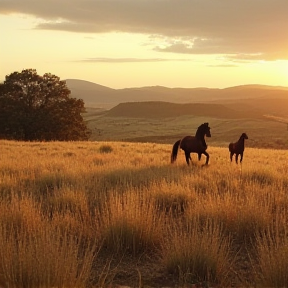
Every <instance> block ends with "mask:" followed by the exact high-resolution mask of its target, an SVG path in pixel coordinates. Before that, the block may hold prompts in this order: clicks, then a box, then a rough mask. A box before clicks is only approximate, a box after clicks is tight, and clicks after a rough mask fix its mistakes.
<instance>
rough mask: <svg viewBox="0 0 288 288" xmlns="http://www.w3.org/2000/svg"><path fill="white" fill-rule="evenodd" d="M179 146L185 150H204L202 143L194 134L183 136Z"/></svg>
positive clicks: (196, 151)
mask: <svg viewBox="0 0 288 288" xmlns="http://www.w3.org/2000/svg"><path fill="white" fill-rule="evenodd" d="M180 148H181V149H182V150H184V151H187V152H195V153H199V152H204V151H205V150H206V148H204V146H203V145H202V143H201V141H200V140H199V139H198V138H196V137H195V136H185V137H184V138H183V139H182V140H181V143H180Z"/></svg>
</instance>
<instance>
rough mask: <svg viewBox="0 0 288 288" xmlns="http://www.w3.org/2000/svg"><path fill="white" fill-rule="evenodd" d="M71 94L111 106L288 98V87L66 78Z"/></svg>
mask: <svg viewBox="0 0 288 288" xmlns="http://www.w3.org/2000/svg"><path fill="white" fill-rule="evenodd" d="M66 83H67V86H68V88H69V89H70V90H71V95H72V97H75V98H80V99H83V100H84V102H85V106H86V107H96V108H105V109H110V108H112V107H115V106H117V105H118V104H119V103H125V102H142V101H144V102H147V101H163V102H172V103H192V102H201V103H204V102H211V101H214V102H215V101H218V102H219V101H220V102H219V103H222V102H223V101H224V102H225V101H226V102H227V100H228V101H229V100H230V101H231V100H232V101H233V102H234V101H235V100H236V99H237V100H241V101H243V100H247V99H288V87H278V86H265V85H242V86H235V87H229V88H224V89H216V88H215V89H211V88H167V87H162V86H151V87H140V88H125V89H112V88H109V87H105V86H102V85H99V84H96V83H92V82H89V81H84V80H78V79H67V80H66Z"/></svg>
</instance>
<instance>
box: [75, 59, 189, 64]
mask: <svg viewBox="0 0 288 288" xmlns="http://www.w3.org/2000/svg"><path fill="white" fill-rule="evenodd" d="M167 61H169V62H170V61H172V62H173V61H192V60H191V59H170V58H169V59H165V58H149V59H148V58H87V59H83V60H80V62H95V63H96V62H97V63H139V62H167Z"/></svg>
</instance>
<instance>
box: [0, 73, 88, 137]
mask: <svg viewBox="0 0 288 288" xmlns="http://www.w3.org/2000/svg"><path fill="white" fill-rule="evenodd" d="M70 93H71V91H70V90H69V89H68V87H67V86H66V82H65V81H60V78H59V77H57V76H55V75H52V74H50V73H46V74H44V75H43V76H40V75H38V74H37V72H36V70H35V69H26V70H23V71H22V72H21V73H20V72H14V73H12V74H10V75H8V76H6V77H5V81H4V83H1V84H0V137H1V138H5V139H14V140H25V141H33V140H45V141H52V140H60V141H70V140H88V138H89V136H90V131H89V130H88V128H87V126H86V123H85V122H84V120H83V117H82V114H81V113H84V112H85V108H84V101H83V100H82V99H76V98H71V97H70Z"/></svg>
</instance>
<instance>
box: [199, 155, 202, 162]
mask: <svg viewBox="0 0 288 288" xmlns="http://www.w3.org/2000/svg"><path fill="white" fill-rule="evenodd" d="M201 155H202V153H198V160H199V161H200V160H201Z"/></svg>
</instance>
